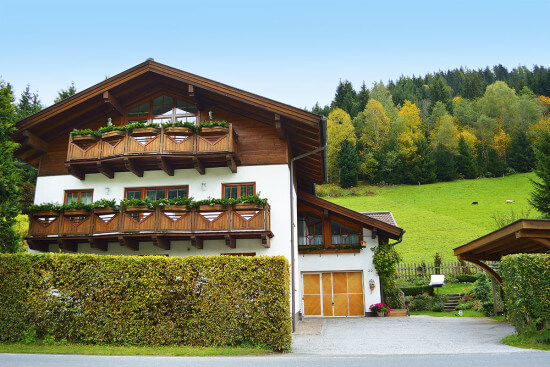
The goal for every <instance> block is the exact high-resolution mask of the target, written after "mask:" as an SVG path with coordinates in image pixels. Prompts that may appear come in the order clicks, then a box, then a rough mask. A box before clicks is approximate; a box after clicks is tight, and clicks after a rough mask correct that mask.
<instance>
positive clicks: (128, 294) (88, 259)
mask: <svg viewBox="0 0 550 367" xmlns="http://www.w3.org/2000/svg"><path fill="white" fill-rule="evenodd" d="M289 294H290V291H289V271H288V262H287V261H286V259H285V258H284V257H230V256H210V257H203V256H200V257H199V256H197V257H181V258H179V257H159V256H145V257H130V256H97V255H82V254H79V255H72V254H15V255H0V340H2V341H18V340H21V339H22V338H23V337H24V336H25V335H28V334H33V333H36V335H37V336H38V337H39V338H45V337H48V338H54V339H55V340H62V339H66V340H67V341H69V342H80V343H92V344H96V343H97V344H99V343H115V344H130V345H139V344H148V345H160V344H186V345H196V346H211V345H239V344H241V343H251V344H254V345H258V344H263V345H267V346H269V347H271V348H273V350H288V349H289V348H290V343H291V325H290V308H289V307H290V304H289Z"/></svg>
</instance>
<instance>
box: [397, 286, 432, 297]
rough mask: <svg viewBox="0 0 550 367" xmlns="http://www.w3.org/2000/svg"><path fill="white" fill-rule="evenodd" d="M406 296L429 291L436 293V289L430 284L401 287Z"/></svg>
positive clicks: (429, 292) (430, 293)
mask: <svg viewBox="0 0 550 367" xmlns="http://www.w3.org/2000/svg"><path fill="white" fill-rule="evenodd" d="M401 290H402V291H403V293H405V296H416V295H419V294H422V293H428V294H429V295H433V294H434V290H433V288H432V287H430V286H429V285H424V286H416V287H401Z"/></svg>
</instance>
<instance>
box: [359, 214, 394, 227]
mask: <svg viewBox="0 0 550 367" xmlns="http://www.w3.org/2000/svg"><path fill="white" fill-rule="evenodd" d="M361 214H364V215H366V216H367V217H371V218H374V219H378V220H379V221H382V222H384V223H388V224H391V225H392V226H395V227H397V222H396V221H395V218H394V217H393V214H392V212H361Z"/></svg>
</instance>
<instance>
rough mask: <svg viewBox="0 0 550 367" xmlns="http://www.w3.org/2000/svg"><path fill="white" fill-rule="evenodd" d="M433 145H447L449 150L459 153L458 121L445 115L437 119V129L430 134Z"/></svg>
mask: <svg viewBox="0 0 550 367" xmlns="http://www.w3.org/2000/svg"><path fill="white" fill-rule="evenodd" d="M430 136H431V141H432V144H433V146H434V148H435V147H437V146H438V145H439V144H443V145H445V146H446V147H447V148H449V149H451V150H453V151H457V149H458V128H457V123H456V119H455V118H454V117H452V116H449V115H445V116H441V117H440V118H439V119H437V122H436V123H435V128H434V129H433V131H432V133H431V134H430Z"/></svg>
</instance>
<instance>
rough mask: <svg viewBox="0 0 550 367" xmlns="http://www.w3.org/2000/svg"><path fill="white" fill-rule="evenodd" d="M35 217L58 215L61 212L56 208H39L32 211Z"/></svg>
mask: <svg viewBox="0 0 550 367" xmlns="http://www.w3.org/2000/svg"><path fill="white" fill-rule="evenodd" d="M32 216H33V217H58V216H59V212H58V211H55V210H37V211H35V212H32Z"/></svg>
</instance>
